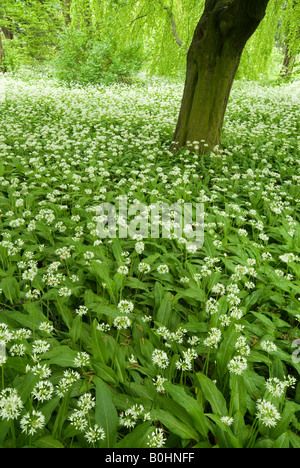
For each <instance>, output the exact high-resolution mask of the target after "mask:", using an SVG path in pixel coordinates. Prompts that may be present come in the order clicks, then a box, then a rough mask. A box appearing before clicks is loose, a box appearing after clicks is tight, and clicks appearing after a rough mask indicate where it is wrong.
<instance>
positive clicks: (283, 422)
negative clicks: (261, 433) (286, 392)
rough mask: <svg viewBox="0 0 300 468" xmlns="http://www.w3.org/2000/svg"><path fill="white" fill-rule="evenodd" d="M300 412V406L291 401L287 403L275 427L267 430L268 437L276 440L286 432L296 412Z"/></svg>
mask: <svg viewBox="0 0 300 468" xmlns="http://www.w3.org/2000/svg"><path fill="white" fill-rule="evenodd" d="M299 410H300V405H297V404H296V403H293V402H292V401H287V402H286V404H285V408H284V411H283V413H282V415H281V419H280V421H279V422H278V424H277V426H276V427H274V428H273V429H271V430H269V437H270V438H271V439H274V440H276V439H278V438H279V437H280V436H281V435H282V434H283V433H285V432H287V430H288V428H289V426H290V424H291V422H292V420H293V418H294V416H295V413H296V412H297V411H299Z"/></svg>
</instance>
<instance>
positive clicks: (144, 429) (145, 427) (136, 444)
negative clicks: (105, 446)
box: [114, 421, 154, 449]
mask: <svg viewBox="0 0 300 468" xmlns="http://www.w3.org/2000/svg"><path fill="white" fill-rule="evenodd" d="M153 430H154V428H153V427H151V422H150V421H147V422H144V423H143V424H140V425H139V426H137V427H136V428H135V429H134V430H133V431H132V432H131V433H129V434H127V435H126V436H125V437H124V438H123V439H122V440H121V441H120V442H118V443H117V444H116V445H115V447H114V448H116V449H121V448H123V449H133V448H135V449H140V448H149V447H148V446H147V443H148V441H149V439H148V436H149V435H150V434H151V432H152V431H153Z"/></svg>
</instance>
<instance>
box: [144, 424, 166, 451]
mask: <svg viewBox="0 0 300 468" xmlns="http://www.w3.org/2000/svg"><path fill="white" fill-rule="evenodd" d="M148 439H149V442H148V443H147V445H148V446H149V447H150V448H162V447H163V446H164V445H165V442H166V437H165V435H164V432H163V430H162V429H161V428H156V429H155V430H154V431H153V432H152V433H151V434H150V435H149V436H148Z"/></svg>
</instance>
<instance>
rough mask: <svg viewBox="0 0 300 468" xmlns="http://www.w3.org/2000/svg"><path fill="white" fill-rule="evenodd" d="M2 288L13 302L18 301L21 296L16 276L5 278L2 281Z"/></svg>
mask: <svg viewBox="0 0 300 468" xmlns="http://www.w3.org/2000/svg"><path fill="white" fill-rule="evenodd" d="M0 289H2V291H3V294H4V296H5V297H6V299H8V300H9V301H10V303H11V304H13V302H15V301H17V300H18V299H19V297H20V287H19V283H18V281H17V280H16V278H10V277H7V278H3V280H2V281H1V283H0Z"/></svg>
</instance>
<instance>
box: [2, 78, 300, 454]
mask: <svg viewBox="0 0 300 468" xmlns="http://www.w3.org/2000/svg"><path fill="white" fill-rule="evenodd" d="M5 81H6V83H5V87H6V95H5V99H4V98H3V99H2V100H1V101H0V112H1V127H0V153H1V158H0V225H1V239H0V289H1V293H0V344H1V362H0V367H1V368H0V385H1V389H0V446H1V447H9V448H13V447H18V448H24V447H37V448H60V447H61V448H63V447H66V448H76V447H80V448H86V447H87V448H93V447H95V448H98V447H100V448H142V447H144V448H151V447H157V448H160V447H163V448H210V447H220V448H254V447H256V448H271V447H272V448H299V447H300V437H299V429H300V423H299V414H300V386H299V384H298V377H299V371H300V363H299V356H298V355H299V353H298V351H299V341H298V340H299V339H300V332H299V320H300V311H299V297H300V295H299V294H300V284H299V277H300V274H299V273H300V265H299V259H300V227H299V201H300V197H299V179H300V175H299V149H298V145H299V141H298V139H297V138H299V127H298V124H299V121H298V119H299V95H297V89H298V88H297V84H287V85H284V86H281V87H279V86H275V87H271V86H268V87H267V86H261V85H259V84H255V83H244V82H237V83H236V84H235V87H234V90H233V93H232V95H231V99H230V103H229V107H228V111H227V114H226V121H225V126H224V132H223V144H224V145H223V149H222V150H221V149H215V151H214V152H212V153H210V154H208V155H206V156H204V157H203V156H198V155H197V154H196V153H195V151H189V150H183V151H181V152H179V153H177V154H174V155H172V154H171V153H170V152H169V144H170V141H171V139H172V134H173V130H174V126H175V124H176V118H177V114H178V110H179V104H180V99H181V95H182V85H181V84H176V83H175V84H172V83H168V82H165V81H161V80H159V81H152V82H149V83H147V84H143V85H142V84H137V85H132V86H114V85H113V86H110V87H104V86H103V87H80V86H75V85H74V86H73V87H64V86H62V85H58V84H57V83H56V82H55V81H53V80H50V79H47V78H39V79H36V80H33V79H32V77H31V80H28V79H25V78H21V77H17V76H15V77H12V76H11V77H9V76H7V77H6V78H5ZM2 85H3V82H2ZM124 195H126V196H127V197H128V202H129V203H130V204H134V203H138V201H140V202H142V203H144V204H145V205H147V206H150V205H151V204H153V203H156V202H165V203H168V204H171V203H175V202H177V201H181V202H182V203H183V202H186V203H188V202H190V203H194V204H196V203H204V207H205V218H204V225H205V237H204V239H205V242H204V246H203V247H202V248H201V249H200V250H198V251H194V250H193V249H190V248H187V243H186V239H185V237H184V236H183V237H180V238H175V236H171V237H170V238H169V239H151V238H147V239H145V238H143V239H141V238H139V237H137V238H135V239H131V238H128V239H119V238H118V237H116V238H115V239H100V238H99V235H98V231H97V222H99V219H98V217H97V207H98V206H99V204H101V203H103V202H108V203H115V204H116V205H117V204H118V200H120V197H121V196H124Z"/></svg>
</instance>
